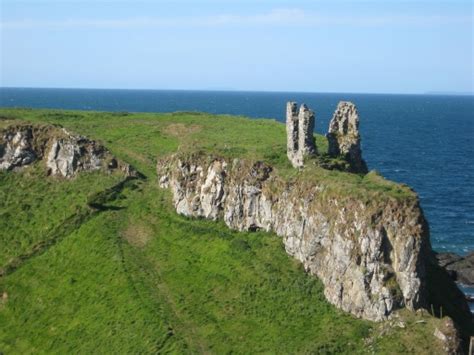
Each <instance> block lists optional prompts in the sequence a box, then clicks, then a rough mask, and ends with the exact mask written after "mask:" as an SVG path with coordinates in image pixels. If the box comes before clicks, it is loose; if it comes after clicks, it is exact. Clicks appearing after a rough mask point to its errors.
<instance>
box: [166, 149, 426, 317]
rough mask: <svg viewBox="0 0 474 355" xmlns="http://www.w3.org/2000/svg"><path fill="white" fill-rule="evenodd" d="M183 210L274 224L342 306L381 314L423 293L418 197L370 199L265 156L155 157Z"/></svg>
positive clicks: (236, 223)
mask: <svg viewBox="0 0 474 355" xmlns="http://www.w3.org/2000/svg"><path fill="white" fill-rule="evenodd" d="M158 176H159V179H160V184H161V186H162V187H169V188H170V189H171V192H172V195H173V201H174V205H175V208H176V210H177V212H178V213H180V214H183V215H186V216H193V217H205V218H209V219H214V220H215V219H223V220H224V222H225V223H226V224H227V225H228V226H229V227H230V228H232V229H236V230H247V231H249V230H250V231H251V230H257V229H262V230H265V231H273V232H275V233H276V234H277V235H279V236H281V237H282V238H283V243H284V245H285V249H286V251H287V253H288V254H290V255H292V256H294V257H295V258H297V259H298V260H299V261H301V262H302V263H303V265H304V267H305V269H306V270H307V271H308V272H309V273H311V274H314V275H317V276H318V277H319V278H320V279H321V280H322V281H323V283H324V285H325V295H326V298H327V299H328V300H329V301H330V302H331V303H333V304H335V305H336V306H338V307H339V308H341V309H343V310H345V311H347V312H351V313H352V314H354V315H356V316H358V317H363V318H366V319H371V320H383V319H386V318H387V317H389V316H390V315H391V313H392V312H393V311H394V310H396V309H397V308H400V307H403V306H405V307H407V308H409V309H417V308H419V307H422V306H423V305H424V304H425V301H426V296H427V295H426V288H425V286H424V279H425V273H426V267H425V262H426V260H427V259H428V254H429V252H430V242H429V235H428V229H427V224H426V221H425V219H424V217H423V213H422V211H421V209H420V207H419V203H418V200H417V199H416V198H413V199H406V200H401V201H397V199H392V198H388V199H384V200H381V201H375V200H374V201H370V200H369V201H367V200H363V199H360V198H356V197H352V196H336V195H331V194H330V193H328V191H327V186H325V185H324V184H309V183H308V182H307V181H305V179H304V178H297V179H295V180H294V181H292V182H291V183H289V182H288V181H285V180H284V179H282V178H280V177H279V176H278V175H277V174H275V173H274V171H273V169H272V167H271V166H269V165H267V164H265V163H262V162H250V161H245V160H239V159H235V160H233V161H226V160H224V159H220V158H217V157H203V156H192V157H190V158H187V159H186V158H182V157H178V156H176V157H174V158H173V159H171V160H169V161H162V162H159V163H158Z"/></svg>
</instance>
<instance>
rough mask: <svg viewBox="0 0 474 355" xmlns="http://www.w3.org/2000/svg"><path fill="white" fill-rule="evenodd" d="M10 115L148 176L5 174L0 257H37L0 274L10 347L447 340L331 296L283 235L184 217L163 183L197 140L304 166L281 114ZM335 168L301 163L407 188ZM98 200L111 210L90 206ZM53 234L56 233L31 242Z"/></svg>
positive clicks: (371, 346)
mask: <svg viewBox="0 0 474 355" xmlns="http://www.w3.org/2000/svg"><path fill="white" fill-rule="evenodd" d="M0 117H2V118H3V119H1V120H0V125H6V124H8V123H9V122H13V121H17V120H25V119H26V120H29V121H33V122H49V123H60V124H62V125H64V126H65V127H67V128H69V129H71V130H73V131H75V132H78V133H82V134H85V135H88V136H89V137H92V138H95V139H98V140H101V141H102V142H103V143H104V144H106V146H107V147H108V148H110V150H111V151H112V152H113V153H114V154H115V155H117V156H118V157H119V158H121V159H124V160H126V161H127V162H130V163H132V164H133V165H135V166H136V167H138V169H139V170H140V171H142V172H143V173H145V175H147V177H148V178H147V179H144V180H132V181H129V182H127V183H125V184H123V185H121V187H122V189H121V190H119V191H118V190H117V191H115V190H112V189H111V187H112V186H116V185H117V183H118V182H119V179H120V178H119V177H117V176H113V175H112V176H106V175H101V174H99V173H94V174H82V175H80V176H79V177H78V178H75V179H73V180H59V179H52V178H47V177H45V176H44V175H43V174H44V173H43V170H42V167H41V165H35V166H32V167H29V168H27V169H24V170H23V171H22V172H6V173H2V174H1V175H0V193H1V196H0V197H1V198H2V199H1V201H2V202H1V204H0V215H1V216H2V218H1V219H0V223H2V224H1V228H0V242H1V243H2V248H0V258H1V259H0V260H1V263H0V267H2V266H4V265H5V263H8V261H9V260H11V259H12V258H15V257H18V256H19V255H27V256H28V257H25V258H23V259H21V263H20V264H19V265H18V267H17V268H15V269H14V270H13V271H12V272H9V273H7V274H5V275H4V276H2V277H0V352H4V353H5V354H20V353H21V354H28V353H48V354H49V353H71V352H73V353H114V354H115V353H196V352H197V353H219V354H220V353H291V354H293V353H327V354H330V353H350V354H357V353H368V352H369V353H370V352H377V353H399V352H403V353H410V352H412V353H439V352H440V349H441V344H440V343H439V342H438V341H437V340H436V339H435V338H433V336H432V334H433V332H434V329H435V327H438V326H439V324H440V322H441V320H440V319H438V318H435V317H431V316H429V315H426V314H425V315H414V314H410V313H407V314H404V313H401V314H400V315H399V317H400V319H401V320H403V322H404V324H405V327H404V328H399V327H397V325H396V324H395V323H393V322H392V324H391V323H390V322H386V323H382V324H376V323H371V322H368V321H364V320H360V319H356V318H354V317H353V316H350V315H348V314H345V313H343V312H341V311H339V310H337V309H336V308H335V307H333V306H332V305H330V304H329V303H328V302H327V301H325V298H324V294H323V286H322V284H321V282H320V281H319V280H318V279H317V278H315V277H312V276H309V275H307V274H306V273H304V271H303V270H302V267H301V265H300V264H299V263H297V262H296V261H295V260H294V259H292V258H291V257H289V256H288V255H287V254H286V253H285V251H284V249H283V245H282V242H281V239H280V238H278V237H277V236H276V235H274V234H271V233H264V232H255V233H239V232H235V231H231V230H229V229H228V228H227V227H226V226H225V225H224V223H222V222H213V221H208V220H197V219H188V218H185V217H183V216H179V215H177V214H176V213H175V212H174V210H173V208H172V204H171V196H170V194H169V192H168V191H166V190H161V189H159V188H158V187H157V183H156V179H155V166H154V165H155V162H156V161H157V159H159V157H163V156H165V155H167V154H169V153H171V152H174V151H176V150H177V149H181V150H186V149H188V147H187V143H186V142H193V143H192V144H193V147H194V148H198V149H200V150H204V151H208V152H212V153H215V152H218V154H221V155H223V156H228V157H232V156H235V155H240V154H242V155H244V156H246V157H248V158H252V159H260V158H261V159H266V160H267V161H268V162H273V163H274V164H275V166H276V167H277V169H278V171H279V172H281V174H282V175H285V174H287V175H286V176H287V177H288V178H295V177H294V175H293V174H294V172H293V171H292V170H291V169H289V168H288V167H287V166H286V165H288V164H287V162H286V158H285V159H284V150H283V152H282V151H281V150H282V149H284V147H283V146H282V145H281V142H279V140H280V138H282V139H284V136H283V135H284V131H283V128H282V126H281V125H279V124H277V123H275V122H271V121H264V120H256V121H250V120H247V119H244V118H231V117H227V116H209V115H205V114H187V113H181V114H133V115H132V114H126V113H122V114H110V113H96V112H62V111H47V110H6V109H2V110H0ZM177 124H179V125H177ZM173 125H174V126H173ZM237 128H238V129H237ZM209 130H211V131H212V132H209ZM219 130H220V131H219ZM264 132H266V133H267V135H264V134H263V133H264ZM318 142H319V143H320V144H322V143H323V142H321V139H320V138H318ZM189 144H191V143H189ZM265 157H266V158H265ZM315 169H319V168H315ZM321 170H323V169H321ZM324 172H326V173H325V174H327V175H323V176H317V177H311V176H310V175H311V174H310V173H311V171H310V169H308V170H307V171H304V172H302V173H297V174H298V175H301V176H302V178H306V177H305V174H307V175H308V177H307V178H308V179H312V178H319V179H322V180H321V181H324V182H326V183H327V184H332V182H331V181H333V182H334V184H335V183H336V181H337V179H338V177H340V178H341V180H340V183H341V185H344V184H345V185H347V186H346V187H347V188H350V189H354V191H356V192H357V191H366V190H367V191H368V190H370V189H373V190H374V191H373V192H374V194H375V193H376V194H384V192H383V191H384V189H385V191H386V192H385V193H388V194H392V193H394V191H392V185H391V183H389V182H386V181H385V180H383V179H382V178H381V177H379V176H377V175H376V174H369V175H367V176H366V177H361V176H357V175H354V176H353V175H352V174H343V173H340V172H327V171H326V170H324ZM344 179H347V181H346V180H344ZM385 184H387V187H385ZM334 186H335V185H334ZM397 186H398V185H397ZM346 187H343V188H346ZM400 189H402V192H403V187H400ZM101 191H107V193H104V192H101ZM402 196H403V193H402ZM399 198H403V197H399ZM97 201H100V205H101V206H106V207H107V208H105V207H104V208H96V209H94V210H93V211H92V212H91V209H90V207H89V206H90V205H97V207H99V203H97V204H94V203H95V202H97ZM89 212H90V213H89ZM71 215H73V216H79V217H80V218H81V220H79V221H75V224H74V228H69V227H67V226H69V225H70V224H69V223H70V216H71ZM79 217H78V218H79ZM64 226H66V227H64ZM51 238H55V240H56V242H55V243H46V244H42V245H44V250H42V252H41V253H31V250H33V249H34V248H35V246H37V245H39V244H40V245H41V242H42V241H44V240H45V239H51ZM418 320H422V321H423V322H421V323H420V322H419V323H417V321H418Z"/></svg>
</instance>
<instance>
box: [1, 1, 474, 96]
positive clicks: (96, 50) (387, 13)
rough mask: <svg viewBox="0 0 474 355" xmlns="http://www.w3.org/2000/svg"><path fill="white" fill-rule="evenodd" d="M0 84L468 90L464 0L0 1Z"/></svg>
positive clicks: (469, 34) (468, 12) (469, 47)
mask: <svg viewBox="0 0 474 355" xmlns="http://www.w3.org/2000/svg"><path fill="white" fill-rule="evenodd" d="M0 4H1V5H0V6H1V8H0V11H1V16H0V21H1V23H0V31H1V32H0V36H1V44H0V51H1V53H0V61H1V63H0V86H3V87H59V88H63V87H64V88H66V87H67V88H122V89H184V90H186V89H189V90H252V91H299V92H354V93H426V92H452V93H472V92H473V82H474V77H473V47H474V43H473V36H474V34H473V32H474V27H473V4H472V2H471V1H470V0H448V1H437V0H418V1H416V0H412V1H408V0H398V1H394V0H392V1H384V0H365V1H358V0H352V1H347V0H346V1H342V0H330V1H323V0H306V1H299V0H294V1H279V0H273V1H269V0H241V1H238V2H237V1H226V0H220V1H218V0H208V1H199V0H194V1H189V0H188V1H183V0H174V1H156V0H155V1H152V0H148V1H147V0H133V1H132V0H116V1H112V0H94V1H85V0H62V1H60V0H26V1H23V0H0Z"/></svg>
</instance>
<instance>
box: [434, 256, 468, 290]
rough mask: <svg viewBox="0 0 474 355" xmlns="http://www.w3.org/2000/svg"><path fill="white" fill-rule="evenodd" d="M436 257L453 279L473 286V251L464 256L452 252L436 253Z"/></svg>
mask: <svg viewBox="0 0 474 355" xmlns="http://www.w3.org/2000/svg"><path fill="white" fill-rule="evenodd" d="M436 259H437V261H438V264H439V266H441V267H443V268H444V269H446V271H447V272H448V274H449V276H451V278H452V279H453V280H454V281H457V282H460V283H462V284H465V285H469V286H474V252H472V253H470V254H468V255H466V256H465V257H462V256H460V255H457V254H454V253H437V254H436Z"/></svg>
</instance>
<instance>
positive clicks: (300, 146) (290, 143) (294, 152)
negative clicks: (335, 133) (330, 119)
mask: <svg viewBox="0 0 474 355" xmlns="http://www.w3.org/2000/svg"><path fill="white" fill-rule="evenodd" d="M313 131H314V112H313V111H311V110H310V109H309V108H308V107H307V106H306V105H305V104H302V105H301V106H300V109H299V110H298V106H297V104H296V102H288V103H287V104H286V134H287V155H288V159H289V160H290V162H291V164H292V165H293V166H294V167H295V168H301V167H302V166H303V164H304V158H305V157H307V156H311V155H316V154H317V150H316V144H315V142H314V134H313Z"/></svg>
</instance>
